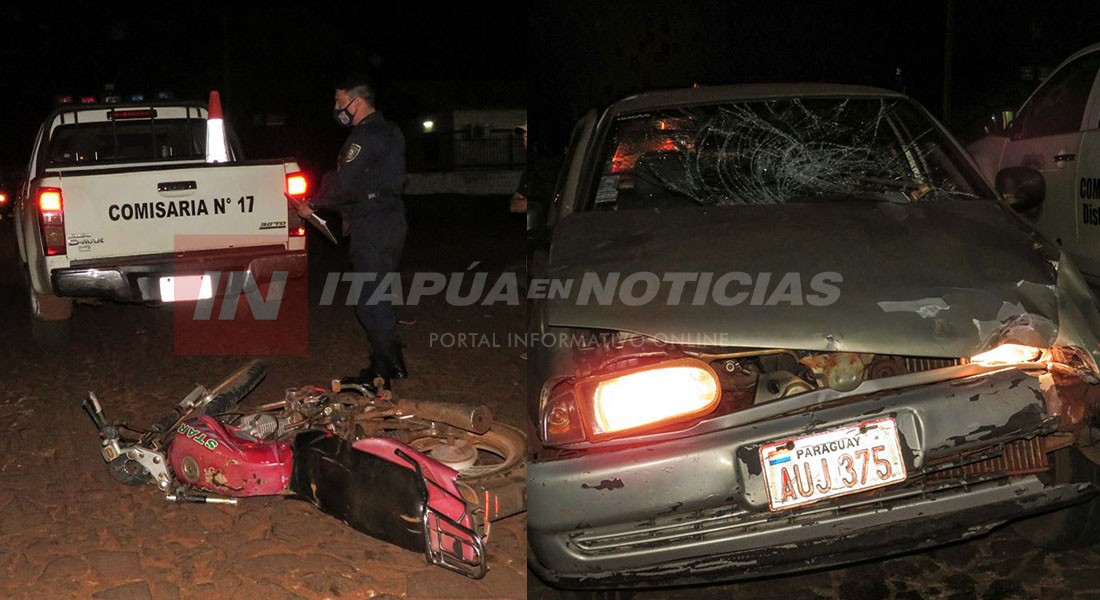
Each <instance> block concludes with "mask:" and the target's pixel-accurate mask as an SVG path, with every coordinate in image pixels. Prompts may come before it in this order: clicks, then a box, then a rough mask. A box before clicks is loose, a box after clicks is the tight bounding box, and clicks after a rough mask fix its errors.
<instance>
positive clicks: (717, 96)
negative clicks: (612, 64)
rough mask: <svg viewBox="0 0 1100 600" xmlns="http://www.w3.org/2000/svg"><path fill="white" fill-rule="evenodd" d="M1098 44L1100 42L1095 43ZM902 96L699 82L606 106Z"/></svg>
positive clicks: (857, 89)
mask: <svg viewBox="0 0 1100 600" xmlns="http://www.w3.org/2000/svg"><path fill="white" fill-rule="evenodd" d="M1098 46H1100V45H1098ZM813 96H818V97H835V96H843V97H850V98H883V97H888V98H905V97H906V96H905V94H902V93H899V92H894V91H891V90H884V89H882V88H876V87H870V86H863V85H845V84H839V83H748V84H736V85H715V86H700V87H696V88H683V89H674V90H656V91H652V92H645V93H642V94H636V95H633V96H627V97H626V98H623V99H622V100H619V101H618V102H616V103H614V104H612V105H611V107H610V108H608V112H609V113H613V114H618V113H629V112H635V111H639V110H649V109H654V108H665V107H671V106H682V105H685V104H713V103H716V102H728V101H732V102H738V101H745V100H772V99H778V98H806V97H813Z"/></svg>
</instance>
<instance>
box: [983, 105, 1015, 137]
mask: <svg viewBox="0 0 1100 600" xmlns="http://www.w3.org/2000/svg"><path fill="white" fill-rule="evenodd" d="M1015 118H1016V111H1014V110H1011V109H1001V110H995V111H993V112H992V113H990V114H989V116H988V117H987V118H986V120H985V125H983V126H982V129H983V130H985V133H986V134H987V135H993V136H997V137H1009V136H1010V135H1011V134H1012V125H1013V123H1015Z"/></svg>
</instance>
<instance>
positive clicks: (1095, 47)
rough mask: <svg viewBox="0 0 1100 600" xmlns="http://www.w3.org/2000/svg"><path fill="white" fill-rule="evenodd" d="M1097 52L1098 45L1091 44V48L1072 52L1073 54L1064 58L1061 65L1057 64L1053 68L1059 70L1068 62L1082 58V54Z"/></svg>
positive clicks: (1099, 45)
mask: <svg viewBox="0 0 1100 600" xmlns="http://www.w3.org/2000/svg"><path fill="white" fill-rule="evenodd" d="M1097 50H1100V44H1092V45H1091V46H1085V47H1084V48H1081V49H1080V50H1078V51H1077V52H1074V53H1073V54H1070V55H1069V57H1068V58H1066V59H1065V60H1063V61H1062V62H1061V63H1059V64H1058V66H1057V67H1055V69H1054V70H1055V71H1057V70H1058V69H1061V68H1062V66H1064V65H1065V64H1066V63H1068V62H1069V61H1071V60H1073V59H1075V58H1077V57H1078V56H1082V55H1084V54H1090V53H1092V52H1096V51H1097Z"/></svg>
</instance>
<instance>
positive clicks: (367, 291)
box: [349, 211, 408, 360]
mask: <svg viewBox="0 0 1100 600" xmlns="http://www.w3.org/2000/svg"><path fill="white" fill-rule="evenodd" d="M349 225H350V227H349V229H350V231H349V233H350V234H351V264H352V267H353V268H354V269H355V271H356V272H357V273H370V274H374V275H375V277H374V278H373V279H372V280H371V281H367V282H366V283H364V284H363V291H362V293H361V294H360V295H359V304H358V305H357V306H356V307H355V314H356V316H357V317H358V318H359V323H361V324H362V325H363V329H365V330H366V331H367V340H368V341H370V345H371V353H372V354H371V356H372V357H376V356H377V357H379V358H382V359H383V360H386V359H392V358H393V352H394V351H395V348H396V343H397V342H396V335H397V313H396V311H394V308H393V302H391V301H389V300H381V299H379V298H378V297H377V296H388V295H389V294H390V293H396V292H399V291H400V290H401V287H400V282H397V286H398V287H394V284H387V283H386V277H387V276H390V277H394V278H395V277H398V276H399V275H398V273H397V265H398V263H399V262H400V261H401V251H402V249H403V248H404V247H405V234H406V232H407V229H408V228H407V225H406V223H405V215H404V213H402V212H398V211H385V212H378V213H373V214H371V215H370V216H368V217H364V218H361V219H354V220H351V221H350V222H349ZM391 274H392V275H391ZM379 287H383V289H381V290H379ZM387 288H388V289H387ZM376 291H378V292H379V294H375V292H376ZM372 296H375V298H373V299H372Z"/></svg>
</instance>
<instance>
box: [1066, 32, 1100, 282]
mask: <svg viewBox="0 0 1100 600" xmlns="http://www.w3.org/2000/svg"><path fill="white" fill-rule="evenodd" d="M1097 54H1100V53H1097ZM1076 162H1077V179H1076V181H1075V182H1074V183H1075V185H1074V198H1075V203H1074V206H1075V209H1076V214H1075V218H1074V222H1075V223H1076V226H1077V243H1076V245H1075V246H1074V248H1073V249H1072V250H1071V254H1072V255H1073V257H1074V262H1076V263H1077V267H1078V269H1080V270H1081V271H1082V272H1083V273H1084V274H1085V275H1086V276H1087V277H1088V278H1089V279H1091V280H1092V281H1094V282H1097V283H1100V77H1098V78H1097V81H1096V83H1095V84H1094V86H1093V91H1092V101H1091V102H1090V103H1089V105H1088V108H1087V109H1086V111H1085V123H1084V125H1083V127H1082V132H1081V144H1080V148H1079V150H1078V153H1077V161H1076Z"/></svg>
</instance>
